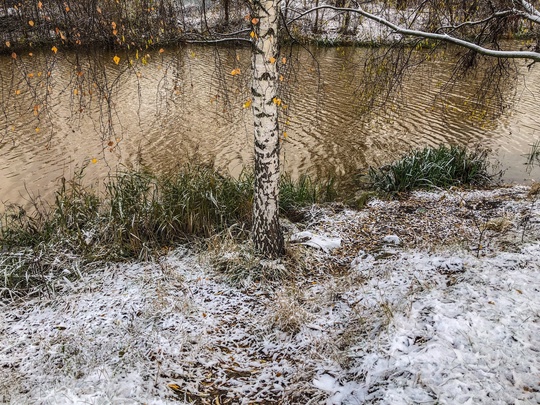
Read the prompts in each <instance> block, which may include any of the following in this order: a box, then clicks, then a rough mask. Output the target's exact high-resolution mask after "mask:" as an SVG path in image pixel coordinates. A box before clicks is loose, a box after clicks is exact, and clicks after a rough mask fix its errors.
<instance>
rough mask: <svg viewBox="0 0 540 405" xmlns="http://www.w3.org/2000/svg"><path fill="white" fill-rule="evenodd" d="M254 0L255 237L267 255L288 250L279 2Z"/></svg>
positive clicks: (280, 254) (257, 243) (262, 251)
mask: <svg viewBox="0 0 540 405" xmlns="http://www.w3.org/2000/svg"><path fill="white" fill-rule="evenodd" d="M279 1H280V0H263V1H254V3H253V18H254V20H255V19H258V21H257V23H256V24H255V27H254V32H255V41H254V49H253V59H252V68H253V82H252V88H251V94H252V98H253V101H252V111H253V120H254V121H253V123H254V127H255V192H254V198H253V241H254V244H255V249H256V250H257V251H259V252H260V253H261V254H263V255H265V256H267V257H279V256H282V255H283V254H284V253H285V244H284V240H283V233H282V230H281V226H280V224H279V205H278V192H279V150H280V139H279V126H278V107H279V104H280V100H279V98H278V94H277V91H278V71H277V59H278V56H279V55H278V51H279V49H278V38H277V34H278V22H279V15H278V2H279Z"/></svg>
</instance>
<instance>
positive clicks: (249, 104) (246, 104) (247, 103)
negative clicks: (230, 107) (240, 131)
mask: <svg viewBox="0 0 540 405" xmlns="http://www.w3.org/2000/svg"><path fill="white" fill-rule="evenodd" d="M242 107H244V108H249V107H251V99H248V100H247V101H246V102H245V103H244V104H242Z"/></svg>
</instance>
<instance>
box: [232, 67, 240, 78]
mask: <svg viewBox="0 0 540 405" xmlns="http://www.w3.org/2000/svg"><path fill="white" fill-rule="evenodd" d="M240 73H241V71H240V68H236V69H233V70H231V75H232V76H236V75H239V74H240Z"/></svg>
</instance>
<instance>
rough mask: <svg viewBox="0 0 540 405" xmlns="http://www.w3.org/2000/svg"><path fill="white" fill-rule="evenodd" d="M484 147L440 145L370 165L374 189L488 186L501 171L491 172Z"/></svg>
mask: <svg viewBox="0 0 540 405" xmlns="http://www.w3.org/2000/svg"><path fill="white" fill-rule="evenodd" d="M491 167H492V165H491V163H490V162H489V160H488V153H487V151H483V150H471V151H469V150H467V149H466V148H464V147H460V146H450V147H448V146H444V145H442V146H439V147H437V148H424V149H421V150H417V151H412V152H410V153H409V154H407V155H405V156H404V157H402V158H401V159H399V160H397V161H396V162H394V163H391V164H390V165H388V166H384V167H382V168H379V169H374V168H370V170H369V177H370V180H371V183H372V187H373V188H374V189H375V190H378V191H383V192H388V193H399V192H405V191H411V190H415V189H431V188H448V187H451V186H477V187H479V186H487V185H490V184H493V182H494V180H495V178H496V177H497V176H500V173H498V174H493V173H492V172H491Z"/></svg>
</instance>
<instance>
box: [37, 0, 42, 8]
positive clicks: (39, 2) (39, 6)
mask: <svg viewBox="0 0 540 405" xmlns="http://www.w3.org/2000/svg"><path fill="white" fill-rule="evenodd" d="M37 6H38V8H39V9H40V10H41V9H42V8H43V3H42V2H41V1H38V4H37Z"/></svg>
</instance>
